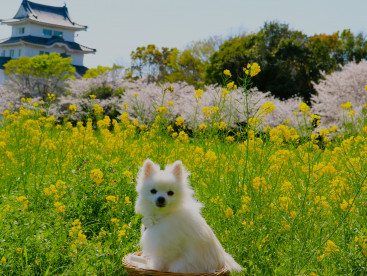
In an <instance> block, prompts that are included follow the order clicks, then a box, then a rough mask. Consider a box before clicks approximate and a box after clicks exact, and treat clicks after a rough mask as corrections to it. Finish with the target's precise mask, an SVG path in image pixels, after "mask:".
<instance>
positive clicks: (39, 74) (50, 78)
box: [4, 53, 75, 98]
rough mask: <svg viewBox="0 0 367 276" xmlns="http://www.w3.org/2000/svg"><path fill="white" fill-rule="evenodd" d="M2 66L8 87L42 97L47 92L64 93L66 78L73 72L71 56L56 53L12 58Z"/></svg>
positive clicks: (72, 74) (28, 94)
mask: <svg viewBox="0 0 367 276" xmlns="http://www.w3.org/2000/svg"><path fill="white" fill-rule="evenodd" d="M4 67H5V73H6V74H7V77H8V82H7V85H8V86H9V88H11V89H12V90H15V91H18V92H22V93H24V94H25V95H27V96H41V97H42V98H46V97H47V94H48V93H52V94H55V95H60V94H62V93H64V92H65V91H66V80H67V79H69V78H71V77H73V76H74V73H75V67H74V66H72V65H71V58H70V57H68V58H63V57H61V55H60V54H56V53H52V54H50V55H40V56H35V57H32V58H29V57H21V58H19V59H12V60H10V61H9V62H8V63H6V64H5V65H4Z"/></svg>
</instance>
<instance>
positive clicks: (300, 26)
mask: <svg viewBox="0 0 367 276" xmlns="http://www.w3.org/2000/svg"><path fill="white" fill-rule="evenodd" d="M0 1H1V4H2V5H1V8H0V18H1V19H8V18H12V17H13V16H14V15H15V13H16V12H17V10H18V8H19V6H20V4H21V2H22V0H0ZM33 2H37V3H41V4H46V5H53V6H63V5H64V3H66V5H67V7H68V10H69V15H70V16H71V18H72V20H73V21H74V22H76V23H78V24H81V25H87V26H88V29H87V31H80V32H78V37H76V42H78V43H80V44H82V45H85V46H88V47H91V48H95V49H97V52H96V53H95V54H88V55H85V57H84V65H85V66H87V67H89V68H92V67H96V66H98V65H103V66H112V65H113V64H114V63H116V64H119V65H124V66H129V64H130V53H131V51H133V50H135V49H136V48H137V47H139V46H146V45H148V44H155V45H157V46H159V47H162V46H165V47H176V48H178V49H179V50H183V49H185V47H186V45H188V44H189V43H190V42H193V41H198V40H202V39H206V38H208V37H210V36H214V35H221V36H223V37H228V36H234V35H239V34H242V33H243V32H247V33H250V32H257V31H259V30H260V29H261V27H262V26H263V25H264V23H265V22H267V21H275V20H276V21H278V22H280V23H286V24H288V25H289V27H290V28H291V29H293V30H299V31H302V32H304V33H305V34H307V35H313V34H320V33H325V34H332V33H334V32H336V31H340V30H343V29H350V30H351V31H352V32H353V33H355V34H357V33H359V32H363V33H364V34H366V35H367V17H366V11H367V0H349V1H345V0H222V1H219V0H103V1H101V0H33ZM10 30H11V27H10V26H6V25H1V26H0V39H2V38H7V37H9V36H10Z"/></svg>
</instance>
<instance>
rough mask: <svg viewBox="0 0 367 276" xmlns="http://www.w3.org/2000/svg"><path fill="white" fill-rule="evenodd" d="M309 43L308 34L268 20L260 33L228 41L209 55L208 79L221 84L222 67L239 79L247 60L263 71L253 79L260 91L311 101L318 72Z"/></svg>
mask: <svg viewBox="0 0 367 276" xmlns="http://www.w3.org/2000/svg"><path fill="white" fill-rule="evenodd" d="M307 42H308V38H307V36H306V35H304V34H303V33H302V32H299V31H292V30H290V29H289V27H288V25H287V24H280V23H278V22H270V23H265V24H264V26H263V28H262V29H261V30H260V31H259V32H258V33H257V34H250V35H243V36H241V37H236V38H234V39H232V40H229V41H226V42H225V43H224V44H223V45H222V46H221V47H220V49H219V51H218V52H216V53H214V54H213V55H212V56H211V57H210V61H211V64H210V65H209V66H208V68H207V74H208V81H209V82H212V83H221V81H222V79H221V78H222V72H223V70H225V69H229V70H230V71H231V73H232V75H233V80H234V81H235V82H236V81H237V80H238V77H237V74H238V73H240V72H241V71H242V68H243V67H245V66H246V65H247V63H253V62H257V63H258V64H259V65H260V66H261V74H259V75H257V76H256V77H254V78H253V82H254V85H255V86H257V87H258V88H259V89H260V90H261V91H264V92H265V91H270V92H271V93H272V94H273V95H275V96H276V97H278V98H281V99H286V98H290V97H292V96H294V95H298V96H302V97H303V98H305V100H308V99H309V98H310V96H311V94H313V93H314V90H313V88H312V84H311V81H312V80H314V75H315V73H314V71H313V68H312V62H311V60H312V52H311V51H310V49H308V48H307Z"/></svg>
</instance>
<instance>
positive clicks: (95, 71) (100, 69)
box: [83, 64, 122, 79]
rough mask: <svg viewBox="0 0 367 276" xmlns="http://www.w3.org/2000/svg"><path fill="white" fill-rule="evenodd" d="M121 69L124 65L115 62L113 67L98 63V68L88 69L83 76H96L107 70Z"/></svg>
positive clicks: (85, 77) (86, 77)
mask: <svg viewBox="0 0 367 276" xmlns="http://www.w3.org/2000/svg"><path fill="white" fill-rule="evenodd" d="M120 69H122V66H119V65H116V64H114V65H113V66H112V67H107V66H101V65H98V66H97V67H96V68H90V69H88V71H87V72H85V74H84V76H83V78H84V79H90V78H95V77H98V76H100V75H103V74H106V73H107V72H112V71H114V70H120Z"/></svg>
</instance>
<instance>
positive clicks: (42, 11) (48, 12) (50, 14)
mask: <svg viewBox="0 0 367 276" xmlns="http://www.w3.org/2000/svg"><path fill="white" fill-rule="evenodd" d="M26 21H31V22H34V23H38V24H42V25H52V26H57V27H61V28H67V29H74V30H85V29H86V28H87V26H83V25H79V24H77V23H75V22H74V21H73V20H71V18H70V16H69V12H68V9H67V7H66V5H64V6H63V7H54V6H48V5H43V4H38V3H34V2H31V1H28V0H23V2H22V4H21V5H20V7H19V10H18V12H17V13H16V15H15V16H14V17H13V18H11V19H3V20H1V22H2V23H3V24H8V25H15V24H19V23H23V22H26Z"/></svg>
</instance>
